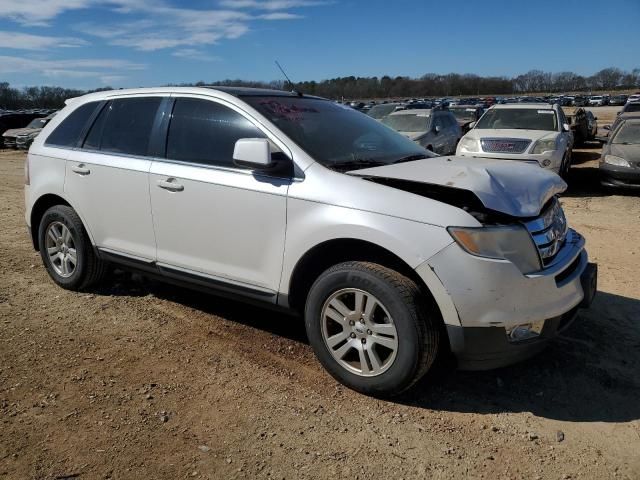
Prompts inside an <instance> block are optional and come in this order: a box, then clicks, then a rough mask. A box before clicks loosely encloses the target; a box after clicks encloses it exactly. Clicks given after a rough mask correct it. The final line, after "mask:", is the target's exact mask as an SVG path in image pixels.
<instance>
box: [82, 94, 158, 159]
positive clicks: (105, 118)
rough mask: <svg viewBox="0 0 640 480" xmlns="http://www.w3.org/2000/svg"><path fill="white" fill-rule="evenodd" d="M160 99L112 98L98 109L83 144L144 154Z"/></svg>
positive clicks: (96, 147) (114, 151) (105, 149)
mask: <svg viewBox="0 0 640 480" xmlns="http://www.w3.org/2000/svg"><path fill="white" fill-rule="evenodd" d="M161 101H162V98H160V97H146V98H144V97H143V98H122V99H117V100H113V101H112V102H110V103H109V105H107V107H106V108H104V109H103V110H102V112H100V115H99V116H98V118H97V119H96V121H95V123H94V124H93V126H92V127H91V131H90V132H89V135H88V136H87V139H86V141H85V144H84V147H85V148H92V149H96V150H101V151H104V152H113V153H123V154H126V155H146V154H147V151H148V148H149V140H150V138H151V130H152V128H153V122H154V120H155V117H156V113H157V111H158V107H159V106H160V102H161Z"/></svg>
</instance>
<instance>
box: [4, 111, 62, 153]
mask: <svg viewBox="0 0 640 480" xmlns="http://www.w3.org/2000/svg"><path fill="white" fill-rule="evenodd" d="M54 116H55V113H52V114H51V115H48V116H46V117H43V118H34V119H33V120H31V122H30V123H29V125H27V126H26V127H24V128H14V129H11V130H7V131H6V132H4V133H3V134H2V137H3V138H4V146H5V147H7V148H21V149H27V148H29V145H31V142H33V139H34V138H36V136H37V135H38V133H40V131H41V130H42V129H43V128H44V126H45V125H46V124H47V123H49V121H50V120H51V119H52V118H53V117H54Z"/></svg>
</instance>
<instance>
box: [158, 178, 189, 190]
mask: <svg viewBox="0 0 640 480" xmlns="http://www.w3.org/2000/svg"><path fill="white" fill-rule="evenodd" d="M158 187H160V188H163V189H165V190H169V191H170V192H181V191H183V190H184V185H181V184H179V183H176V179H175V178H173V177H170V178H167V179H166V180H158Z"/></svg>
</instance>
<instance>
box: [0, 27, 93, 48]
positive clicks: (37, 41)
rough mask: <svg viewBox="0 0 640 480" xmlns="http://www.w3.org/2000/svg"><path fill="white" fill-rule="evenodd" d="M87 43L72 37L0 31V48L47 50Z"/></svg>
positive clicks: (81, 45) (80, 45)
mask: <svg viewBox="0 0 640 480" xmlns="http://www.w3.org/2000/svg"><path fill="white" fill-rule="evenodd" d="M86 45H89V42H87V41H86V40H83V39H81V38H74V37H49V36H43V35H30V34H28V33H20V32H7V31H0V48H12V49H16V50H47V49H50V48H69V47H84V46H86Z"/></svg>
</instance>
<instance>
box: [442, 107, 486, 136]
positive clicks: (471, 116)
mask: <svg viewBox="0 0 640 480" xmlns="http://www.w3.org/2000/svg"><path fill="white" fill-rule="evenodd" d="M449 111H450V112H451V113H453V116H454V117H456V121H457V122H458V125H460V128H461V129H462V134H463V135H464V134H465V133H467V132H468V131H469V130H470V129H471V124H472V123H473V122H477V121H478V120H480V117H481V116H482V114H483V113H484V109H483V108H482V107H479V106H471V105H455V106H452V107H449Z"/></svg>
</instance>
